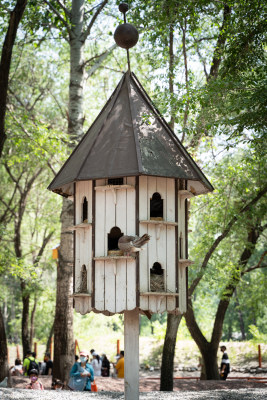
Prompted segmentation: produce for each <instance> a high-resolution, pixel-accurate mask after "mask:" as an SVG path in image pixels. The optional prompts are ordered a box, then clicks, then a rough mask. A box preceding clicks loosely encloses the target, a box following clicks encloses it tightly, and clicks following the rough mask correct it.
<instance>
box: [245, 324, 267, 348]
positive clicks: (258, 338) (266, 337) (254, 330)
mask: <svg viewBox="0 0 267 400" xmlns="http://www.w3.org/2000/svg"><path fill="white" fill-rule="evenodd" d="M249 331H250V333H251V334H252V337H253V339H252V341H253V343H256V344H259V343H267V334H266V333H263V332H260V331H259V329H258V327H257V326H255V325H250V326H249Z"/></svg>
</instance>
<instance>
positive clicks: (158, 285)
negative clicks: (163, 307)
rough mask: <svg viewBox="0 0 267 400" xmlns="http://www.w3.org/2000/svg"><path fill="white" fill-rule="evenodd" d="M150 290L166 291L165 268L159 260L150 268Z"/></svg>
mask: <svg viewBox="0 0 267 400" xmlns="http://www.w3.org/2000/svg"><path fill="white" fill-rule="evenodd" d="M150 291H151V292H165V285H164V270H163V269H162V267H161V264H160V263H159V262H155V263H154V264H153V267H152V268H150Z"/></svg>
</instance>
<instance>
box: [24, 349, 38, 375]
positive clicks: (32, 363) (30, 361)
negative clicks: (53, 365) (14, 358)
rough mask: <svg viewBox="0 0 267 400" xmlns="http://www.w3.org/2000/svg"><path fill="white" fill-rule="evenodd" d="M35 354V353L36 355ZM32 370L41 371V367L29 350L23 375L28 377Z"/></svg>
mask: <svg viewBox="0 0 267 400" xmlns="http://www.w3.org/2000/svg"><path fill="white" fill-rule="evenodd" d="M34 354H35V353H34ZM32 369H37V371H39V367H38V364H37V361H36V360H35V358H34V357H33V354H32V352H31V350H27V352H26V357H25V358H24V360H23V373H24V375H25V376H28V375H29V374H28V373H29V371H30V370H32Z"/></svg>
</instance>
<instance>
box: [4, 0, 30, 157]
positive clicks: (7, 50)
mask: <svg viewBox="0 0 267 400" xmlns="http://www.w3.org/2000/svg"><path fill="white" fill-rule="evenodd" d="M26 4H27V0H17V3H16V6H15V8H14V10H13V11H11V13H10V18H9V24H8V30H7V33H6V36H5V40H4V44H3V48H2V55H1V62H0V93H1V96H0V157H1V155H2V151H3V147H4V143H5V140H6V133H5V115H6V103H7V89H8V80H9V71H10V65H11V58H12V50H13V46H14V43H15V39H16V35H17V29H18V26H19V23H20V21H21V18H22V16H23V13H24V10H25V7H26Z"/></svg>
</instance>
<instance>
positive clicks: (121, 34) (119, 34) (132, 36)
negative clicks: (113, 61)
mask: <svg viewBox="0 0 267 400" xmlns="http://www.w3.org/2000/svg"><path fill="white" fill-rule="evenodd" d="M128 9H129V6H128V4H126V3H121V4H120V5H119V10H120V11H121V12H122V13H123V19H124V24H122V25H119V26H118V27H117V29H116V31H115V33H114V39H115V42H116V43H117V45H118V46H120V47H122V48H123V49H126V50H127V63H128V70H129V72H130V71H131V65H130V53H129V49H130V48H131V47H133V46H135V45H136V43H137V41H138V36H139V35H138V31H137V29H136V28H135V27H134V26H133V25H131V24H127V21H126V12H127V11H128Z"/></svg>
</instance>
